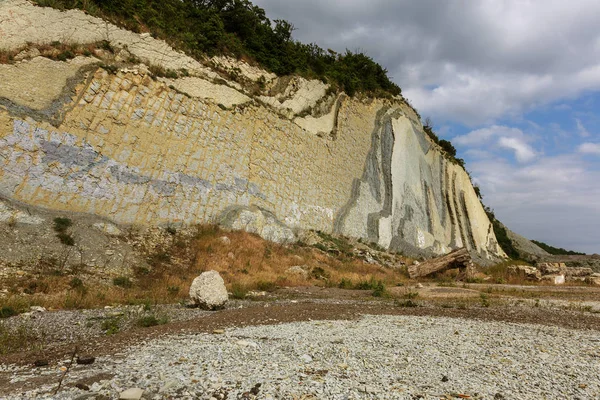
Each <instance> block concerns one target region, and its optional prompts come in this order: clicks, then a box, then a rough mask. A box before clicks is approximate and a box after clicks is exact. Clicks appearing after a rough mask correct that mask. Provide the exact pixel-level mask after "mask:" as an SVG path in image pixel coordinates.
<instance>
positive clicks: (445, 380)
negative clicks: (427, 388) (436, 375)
mask: <svg viewBox="0 0 600 400" xmlns="http://www.w3.org/2000/svg"><path fill="white" fill-rule="evenodd" d="M449 380H450V379H448V377H447V376H446V375H444V376H442V382H448V381H449Z"/></svg>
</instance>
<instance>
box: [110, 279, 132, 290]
mask: <svg viewBox="0 0 600 400" xmlns="http://www.w3.org/2000/svg"><path fill="white" fill-rule="evenodd" d="M113 285H115V286H120V287H122V288H125V289H129V288H131V287H133V282H131V279H129V278H128V277H126V276H117V277H116V278H114V279H113Z"/></svg>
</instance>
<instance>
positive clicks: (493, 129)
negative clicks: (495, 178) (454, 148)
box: [452, 125, 537, 163]
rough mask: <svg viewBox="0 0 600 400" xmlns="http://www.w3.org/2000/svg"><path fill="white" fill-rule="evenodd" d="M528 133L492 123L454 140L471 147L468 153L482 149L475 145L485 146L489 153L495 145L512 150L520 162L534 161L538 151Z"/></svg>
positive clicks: (456, 142) (458, 143)
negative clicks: (531, 143) (532, 145)
mask: <svg viewBox="0 0 600 400" xmlns="http://www.w3.org/2000/svg"><path fill="white" fill-rule="evenodd" d="M531 140H532V139H531V138H529V137H528V136H527V135H525V134H524V133H523V131H521V130H520V129H518V128H512V127H508V126H503V125H492V126H489V127H486V128H481V129H476V130H473V131H471V132H469V133H467V134H465V135H460V136H456V137H455V138H454V139H452V141H453V142H454V143H455V144H457V145H461V146H466V147H469V149H467V151H466V153H469V154H474V155H477V154H478V152H479V151H481V150H482V149H477V148H473V147H478V146H479V147H485V149H486V150H484V151H485V152H486V153H488V154H489V151H490V150H492V148H491V147H490V146H493V145H495V146H496V148H499V149H508V150H512V151H513V152H514V155H515V159H516V160H517V161H518V162H520V163H526V162H530V161H532V160H533V159H534V158H536V156H537V152H536V151H535V150H534V149H533V147H531V146H530V145H529V144H528V143H527V142H529V141H531Z"/></svg>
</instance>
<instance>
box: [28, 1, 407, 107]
mask: <svg viewBox="0 0 600 400" xmlns="http://www.w3.org/2000/svg"><path fill="white" fill-rule="evenodd" d="M36 3H37V4H39V5H41V6H50V7H54V8H59V9H71V8H79V9H83V10H85V11H86V12H88V13H89V14H91V15H95V16H98V17H102V18H104V19H108V20H110V21H112V22H114V23H116V24H117V25H120V26H123V27H125V28H127V29H129V30H132V31H134V32H148V31H149V32H151V33H152V34H153V35H154V36H156V37H159V38H162V39H165V40H167V41H168V42H169V43H171V44H172V45H173V46H174V47H176V48H178V49H182V50H184V51H186V52H187V53H188V54H189V55H191V56H193V57H196V58H199V57H201V56H203V55H204V54H208V55H216V54H225V55H232V56H235V57H237V58H244V59H246V60H254V61H256V62H257V63H259V64H260V65H261V66H262V67H264V68H266V69H267V70H270V71H272V72H274V73H276V74H277V75H290V74H300V75H303V76H305V77H308V78H316V79H321V80H323V81H325V82H328V83H331V84H333V85H334V86H338V87H339V88H341V89H343V90H344V91H345V92H346V93H347V94H349V95H351V96H352V95H354V94H355V93H357V92H364V93H368V94H369V95H371V96H390V95H393V96H396V95H399V94H400V93H401V90H400V87H398V85H396V84H395V83H393V82H392V81H391V80H390V79H389V77H388V75H387V71H386V70H385V68H383V67H381V65H379V64H377V63H376V62H375V61H373V59H371V58H370V57H368V56H367V55H365V54H363V53H360V52H358V53H354V52H351V51H346V53H344V54H337V53H335V52H326V51H324V50H323V49H322V48H320V47H319V46H317V45H316V44H314V43H312V44H303V43H300V42H298V41H295V40H293V38H292V32H293V30H294V26H293V25H292V24H291V23H290V22H288V21H285V20H275V21H273V22H272V21H271V20H269V18H267V16H266V13H265V10H263V9H262V8H260V7H258V6H255V5H253V4H252V2H250V1H249V0H37V1H36Z"/></svg>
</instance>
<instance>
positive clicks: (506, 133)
mask: <svg viewBox="0 0 600 400" xmlns="http://www.w3.org/2000/svg"><path fill="white" fill-rule="evenodd" d="M498 136H502V137H523V136H524V134H523V132H522V131H521V130H520V129H518V128H511V127H508V126H502V125H492V126H489V127H486V128H481V129H476V130H473V131H471V132H469V133H467V134H466V135H460V136H456V137H455V138H454V139H452V142H453V143H455V144H459V145H463V146H474V145H481V144H484V143H486V142H489V141H490V140H491V139H492V138H494V137H498Z"/></svg>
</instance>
